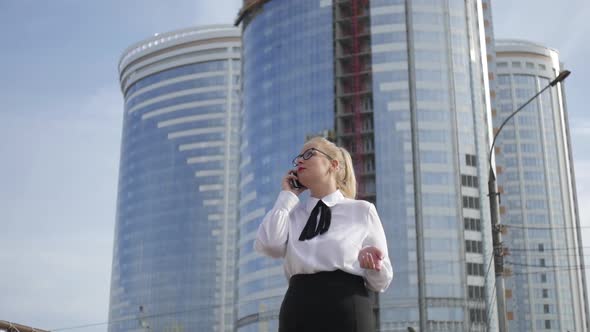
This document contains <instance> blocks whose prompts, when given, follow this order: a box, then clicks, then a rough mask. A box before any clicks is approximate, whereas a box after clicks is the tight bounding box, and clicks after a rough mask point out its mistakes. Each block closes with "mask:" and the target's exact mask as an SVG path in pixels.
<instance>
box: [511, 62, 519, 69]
mask: <svg viewBox="0 0 590 332" xmlns="http://www.w3.org/2000/svg"><path fill="white" fill-rule="evenodd" d="M520 67H521V64H520V62H519V61H512V68H520Z"/></svg>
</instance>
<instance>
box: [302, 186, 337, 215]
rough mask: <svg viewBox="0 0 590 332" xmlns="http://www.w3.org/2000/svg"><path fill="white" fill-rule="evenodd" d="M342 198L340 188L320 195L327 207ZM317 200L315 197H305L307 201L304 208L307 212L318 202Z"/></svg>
mask: <svg viewBox="0 0 590 332" xmlns="http://www.w3.org/2000/svg"><path fill="white" fill-rule="evenodd" d="M343 198H344V195H342V193H341V192H340V190H336V191H335V192H333V193H331V194H329V195H326V196H324V197H322V198H321V200H322V201H323V202H324V204H326V205H327V206H328V207H332V206H334V205H336V203H338V202H339V201H341V200H342V199H343ZM319 200H320V198H315V197H311V196H309V198H308V199H307V202H306V203H305V210H307V212H309V213H311V210H313V208H314V207H315V206H316V204H317V203H318V201H319Z"/></svg>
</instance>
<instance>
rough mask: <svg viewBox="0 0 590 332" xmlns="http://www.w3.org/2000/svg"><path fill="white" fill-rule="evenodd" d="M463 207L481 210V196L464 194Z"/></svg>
mask: <svg viewBox="0 0 590 332" xmlns="http://www.w3.org/2000/svg"><path fill="white" fill-rule="evenodd" d="M463 208H465V209H475V210H479V197H472V196H463Z"/></svg>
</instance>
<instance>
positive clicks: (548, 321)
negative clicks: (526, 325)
mask: <svg viewBox="0 0 590 332" xmlns="http://www.w3.org/2000/svg"><path fill="white" fill-rule="evenodd" d="M545 328H546V329H550V328H551V321H550V320H545Z"/></svg>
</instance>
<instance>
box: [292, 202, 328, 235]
mask: <svg viewBox="0 0 590 332" xmlns="http://www.w3.org/2000/svg"><path fill="white" fill-rule="evenodd" d="M318 214H319V215H320V220H319V222H320V224H319V225H318ZM331 220H332V211H330V207H328V206H327V205H326V204H325V203H324V202H322V200H321V199H320V200H319V201H318V203H317V204H316V206H315V207H314V208H313V210H311V214H310V215H309V219H307V224H305V227H303V230H302V231H301V235H299V241H305V240H309V239H313V238H314V237H315V236H316V235H318V234H324V233H325V232H327V231H328V228H330V221H331Z"/></svg>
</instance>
